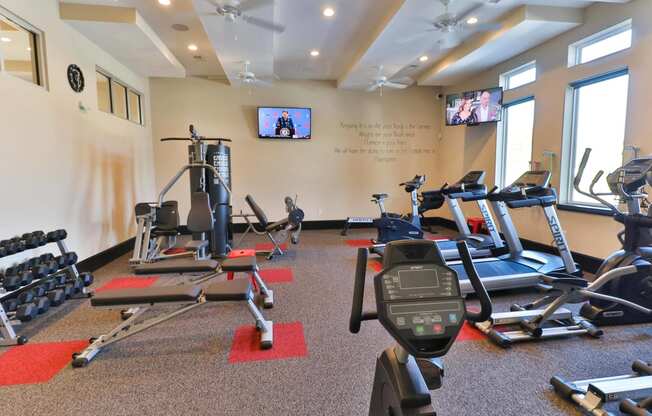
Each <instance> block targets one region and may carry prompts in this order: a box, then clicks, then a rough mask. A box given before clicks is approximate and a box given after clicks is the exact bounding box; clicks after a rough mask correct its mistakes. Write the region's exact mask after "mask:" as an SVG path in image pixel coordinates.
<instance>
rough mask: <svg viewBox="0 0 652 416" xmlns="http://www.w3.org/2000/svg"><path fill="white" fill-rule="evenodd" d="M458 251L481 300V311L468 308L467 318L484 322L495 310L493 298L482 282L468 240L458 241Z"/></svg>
mask: <svg viewBox="0 0 652 416" xmlns="http://www.w3.org/2000/svg"><path fill="white" fill-rule="evenodd" d="M457 251H459V253H460V259H461V260H462V264H463V265H464V270H465V271H466V275H467V276H468V277H469V280H470V281H471V286H473V290H474V291H475V293H476V295H477V296H478V299H479V300H480V312H474V311H470V310H468V308H467V310H466V319H467V320H468V321H471V322H484V321H486V320H488V319H489V318H490V317H491V314H492V312H493V306H492V304H491V298H490V297H489V294H488V293H487V289H486V288H485V287H484V284H483V283H482V280H480V276H479V275H478V272H477V270H476V269H475V266H474V265H473V258H472V257H471V252H470V251H469V247H468V246H467V245H466V241H458V242H457Z"/></svg>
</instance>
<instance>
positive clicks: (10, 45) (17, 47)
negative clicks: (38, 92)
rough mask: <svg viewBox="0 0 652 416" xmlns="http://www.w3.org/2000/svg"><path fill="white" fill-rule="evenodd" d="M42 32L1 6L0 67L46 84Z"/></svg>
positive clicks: (7, 71) (12, 73) (3, 70)
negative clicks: (42, 62)
mask: <svg viewBox="0 0 652 416" xmlns="http://www.w3.org/2000/svg"><path fill="white" fill-rule="evenodd" d="M41 39H42V36H41V32H40V31H38V30H36V29H34V28H32V27H31V26H30V25H29V24H28V23H26V22H23V21H22V20H21V19H20V18H18V17H17V16H14V15H13V14H11V13H10V12H9V11H6V10H5V9H3V8H2V7H0V69H1V70H2V72H4V73H7V74H10V75H12V76H15V77H18V78H20V79H23V80H25V81H28V82H31V83H34V84H36V85H41V86H44V85H45V82H44V73H43V71H42V66H41V61H42V60H43V59H42V58H43V54H42V53H41V49H42V45H41Z"/></svg>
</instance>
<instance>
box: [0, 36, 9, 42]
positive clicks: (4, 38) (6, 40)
mask: <svg viewBox="0 0 652 416" xmlns="http://www.w3.org/2000/svg"><path fill="white" fill-rule="evenodd" d="M0 41H3V42H5V43H9V42H11V38H7V37H2V38H0Z"/></svg>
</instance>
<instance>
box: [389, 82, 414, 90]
mask: <svg viewBox="0 0 652 416" xmlns="http://www.w3.org/2000/svg"><path fill="white" fill-rule="evenodd" d="M385 87H387V88H396V89H399V90H402V89H405V88H407V87H409V85H406V84H399V83H398V82H391V81H387V82H386V83H385Z"/></svg>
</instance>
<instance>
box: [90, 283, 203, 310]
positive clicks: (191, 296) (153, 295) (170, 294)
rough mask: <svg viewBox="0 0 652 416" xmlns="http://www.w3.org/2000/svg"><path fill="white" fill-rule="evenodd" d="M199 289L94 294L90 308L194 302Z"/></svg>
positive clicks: (165, 287) (107, 291)
mask: <svg viewBox="0 0 652 416" xmlns="http://www.w3.org/2000/svg"><path fill="white" fill-rule="evenodd" d="M200 294H201V287H199V286H191V285H177V286H155V287H146V288H138V289H116V290H106V291H103V292H100V293H96V294H95V295H93V297H92V298H91V305H92V306H118V305H139V304H148V303H149V304H154V303H165V302H195V301H196V300H197V299H199V295H200Z"/></svg>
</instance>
